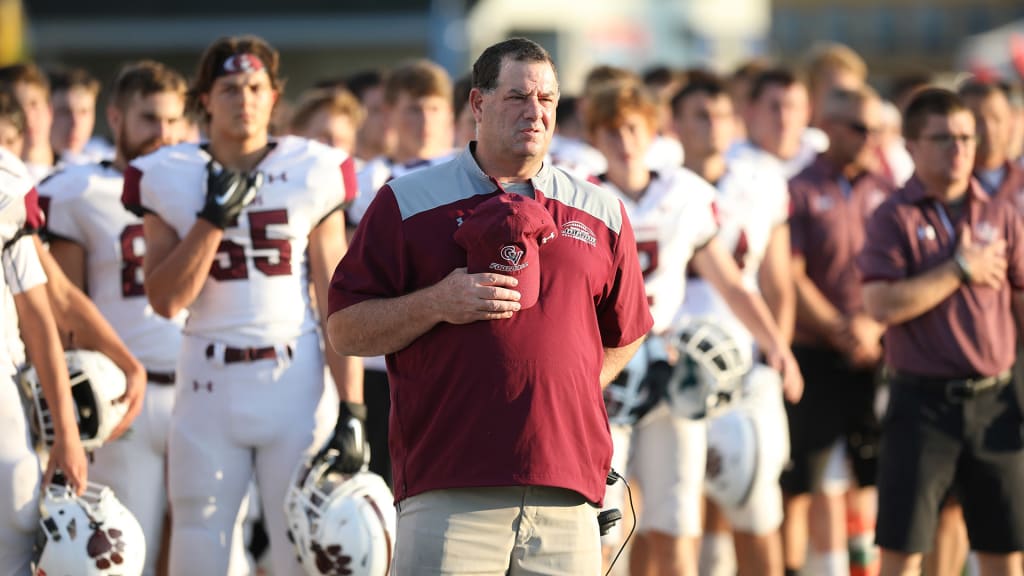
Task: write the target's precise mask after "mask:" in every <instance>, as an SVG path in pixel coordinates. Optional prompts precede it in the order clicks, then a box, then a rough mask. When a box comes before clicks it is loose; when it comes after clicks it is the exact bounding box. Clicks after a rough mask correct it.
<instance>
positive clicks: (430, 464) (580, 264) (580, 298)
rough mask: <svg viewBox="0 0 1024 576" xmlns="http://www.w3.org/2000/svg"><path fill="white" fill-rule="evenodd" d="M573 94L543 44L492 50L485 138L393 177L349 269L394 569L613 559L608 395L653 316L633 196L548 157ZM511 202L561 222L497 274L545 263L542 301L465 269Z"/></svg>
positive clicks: (348, 290)
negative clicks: (630, 210)
mask: <svg viewBox="0 0 1024 576" xmlns="http://www.w3.org/2000/svg"><path fill="white" fill-rule="evenodd" d="M557 103H558V82H557V78H556V75H555V69H554V64H553V62H552V60H551V57H550V55H549V54H548V53H547V52H546V51H545V50H544V49H543V48H541V47H540V46H539V45H537V44H535V43H534V42H531V41H529V40H525V39H521V38H520V39H513V40H508V41H505V42H501V43H499V44H496V45H494V46H491V47H490V48H488V49H487V50H485V51H484V53H483V54H482V55H481V56H480V58H479V59H478V60H477V62H476V64H475V65H474V67H473V88H472V90H471V92H470V107H471V109H472V111H473V115H474V117H475V119H476V122H477V135H478V139H477V141H476V142H473V143H470V145H469V146H468V147H467V148H466V149H464V150H463V151H462V152H461V153H460V154H459V155H458V156H457V157H456V158H455V159H454V160H452V161H451V162H448V163H445V164H441V165H439V166H434V167H431V168H426V169H423V170H420V171H418V172H416V173H413V174H409V175H406V176H403V177H400V178H396V179H394V180H392V181H391V182H389V183H388V184H387V185H385V186H384V187H383V188H382V189H381V190H380V191H379V192H378V193H377V196H376V198H375V199H374V201H373V203H372V204H371V205H370V207H369V208H368V210H367V212H366V215H365V216H364V218H363V220H362V222H361V223H360V226H359V229H358V231H357V232H356V235H355V237H354V238H353V240H352V246H351V248H350V252H349V254H348V255H347V256H346V257H345V258H344V259H343V260H342V261H341V263H340V264H339V266H338V269H337V270H336V272H335V275H334V279H333V282H332V286H331V291H330V313H331V315H330V318H329V320H328V323H329V328H328V330H329V334H330V338H331V341H332V344H333V346H334V347H335V349H336V350H345V351H346V353H350V354H356V355H363V356H369V355H375V354H385V355H386V360H387V368H388V378H389V380H390V382H391V401H392V411H391V433H390V448H391V456H392V461H393V470H394V491H395V497H396V500H397V501H398V509H399V516H398V536H397V541H396V548H395V559H394V564H393V566H394V571H395V573H396V574H401V575H404V574H438V573H442V572H443V573H445V574H469V573H472V574H495V575H502V574H552V573H560V574H596V573H598V571H599V570H600V566H601V552H600V540H599V536H598V526H597V520H596V516H597V508H596V507H595V505H599V504H600V502H601V500H602V498H603V497H604V489H605V477H606V475H607V472H608V469H609V463H610V460H611V452H612V451H611V438H610V434H609V428H608V419H607V414H606V413H605V409H604V402H603V400H602V395H601V388H602V386H604V385H606V384H608V383H609V382H610V381H611V380H612V378H613V377H614V376H615V375H616V373H618V372H619V370H620V369H621V368H622V366H624V365H625V363H626V361H627V360H628V359H629V357H630V356H631V355H632V354H633V352H635V350H636V348H637V347H638V346H639V343H640V341H641V339H642V337H643V335H644V334H645V333H646V332H647V331H648V330H649V329H650V328H651V325H652V319H651V316H650V313H649V311H648V308H647V299H646V296H645V293H644V286H643V279H642V276H641V273H640V267H639V264H638V262H637V250H636V245H635V242H634V238H633V232H632V230H631V228H630V225H629V221H628V220H627V218H626V215H625V210H624V208H623V206H622V204H621V203H620V202H618V201H617V200H615V199H614V197H613V196H611V195H610V194H609V193H608V192H606V191H604V190H602V189H601V188H599V187H597V186H594V185H591V184H589V183H587V182H584V181H582V180H579V179H576V178H574V177H572V176H570V175H568V174H567V173H566V172H563V171H561V170H559V169H554V168H552V167H550V166H548V165H546V164H544V155H545V153H546V152H547V148H548V145H549V143H550V141H551V136H552V133H553V130H554V125H555V107H556V105H557ZM508 193H512V194H522V195H525V196H528V197H530V198H532V200H531V202H536V203H539V205H540V206H541V207H543V209H546V210H547V212H548V213H549V214H550V216H551V218H552V222H553V224H554V226H555V232H553V233H552V234H551V235H550V238H548V236H545V239H546V242H543V244H544V246H543V247H542V249H541V250H540V251H539V256H536V255H534V256H531V254H533V252H532V250H530V249H529V247H527V249H525V250H522V249H521V247H515V246H511V247H510V246H504V247H502V248H501V250H500V257H499V258H503V259H504V261H503V262H504V263H501V262H502V261H501V260H499V261H498V266H496V267H493V266H492V270H496V271H499V272H503V271H505V270H513V269H515V270H519V269H521V268H522V266H523V265H524V261H525V262H526V264H527V265H529V266H539V268H540V271H539V290H538V291H537V301H536V303H534V304H533V305H532V306H529V307H526V306H525V305H521V304H520V302H519V299H520V293H519V292H518V291H517V281H516V279H515V278H513V277H512V276H509V275H506V274H504V273H499V272H482V273H481V272H477V273H473V274H469V273H467V270H466V268H465V266H466V264H467V252H466V249H464V247H463V246H462V245H460V244H459V243H458V242H456V239H455V234H456V231H457V230H458V229H459V227H460V226H462V225H463V223H464V222H470V221H471V220H470V219H472V218H473V216H474V212H475V211H476V208H477V206H479V205H480V204H482V203H483V202H485V201H487V200H489V199H491V198H493V197H496V196H498V195H501V194H508ZM467 248H470V249H472V246H467ZM497 253H498V252H497V251H496V254H497ZM522 254H525V256H522V258H524V261H520V255H522ZM473 260H474V261H475V258H474V259H473ZM525 281H526V279H525V278H524V282H525ZM533 281H536V277H533V280H532V281H531V285H530V286H529V288H530V292H533V290H534V289H537V285H536V284H533ZM523 299H524V302H525V301H526V297H525V296H524V297H523ZM531 299H532V298H531Z"/></svg>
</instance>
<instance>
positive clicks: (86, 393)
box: [20, 350, 128, 450]
mask: <svg viewBox="0 0 1024 576" xmlns="http://www.w3.org/2000/svg"><path fill="white" fill-rule="evenodd" d="M64 360H65V362H67V366H68V376H69V377H70V380H71V398H72V400H73V401H74V406H75V419H76V420H77V421H78V432H79V434H80V435H81V437H82V446H83V447H84V448H85V449H86V450H95V449H96V448H99V447H100V446H102V445H103V443H104V442H105V441H106V440H107V438H109V437H110V433H111V432H113V430H114V428H116V427H117V425H118V424H119V423H120V422H121V419H122V418H124V415H125V414H126V413H127V412H128V404H127V403H126V402H122V403H116V402H115V401H116V400H117V399H118V398H120V397H121V396H123V395H124V392H125V389H126V387H127V384H126V381H125V377H124V372H121V370H120V369H119V368H118V367H117V366H116V365H115V364H114V363H113V362H112V361H111V360H110V359H109V358H107V357H106V356H104V355H103V354H101V353H99V352H94V351H91V350H67V351H65V352H64ZM20 379H21V386H22V390H23V392H24V395H25V398H26V400H27V402H28V412H29V418H28V419H29V425H30V427H31V428H32V435H33V437H34V438H35V439H36V443H37V444H38V445H39V446H40V448H41V449H43V450H46V449H47V448H49V447H50V446H52V445H53V440H54V429H53V418H52V416H51V414H50V408H49V406H47V405H46V398H45V397H44V396H43V387H42V384H40V382H39V374H37V373H36V370H35V368H34V367H31V366H30V367H29V368H27V369H26V370H24V371H23V372H22V373H21V376H20Z"/></svg>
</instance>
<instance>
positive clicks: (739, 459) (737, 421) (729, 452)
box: [704, 407, 759, 508]
mask: <svg viewBox="0 0 1024 576" xmlns="http://www.w3.org/2000/svg"><path fill="white" fill-rule="evenodd" d="M757 435H758V427H757V424H756V423H755V422H754V420H753V418H751V417H750V414H749V412H747V411H746V410H743V409H741V408H739V407H734V408H731V409H729V410H725V411H723V412H721V413H719V414H716V415H715V416H713V417H712V418H710V419H709V420H708V455H707V470H706V472H705V474H704V491H705V492H706V493H707V494H708V495H709V496H710V497H711V498H712V499H714V500H715V502H717V503H718V504H719V505H721V506H724V507H729V508H733V507H739V506H742V505H743V504H745V503H746V501H747V498H749V497H750V492H751V489H752V488H753V487H754V480H755V479H756V478H757V468H758V465H759V451H758V437H757Z"/></svg>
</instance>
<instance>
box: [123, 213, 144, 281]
mask: <svg viewBox="0 0 1024 576" xmlns="http://www.w3.org/2000/svg"><path fill="white" fill-rule="evenodd" d="M142 238H143V234H142V224H129V225H128V226H125V227H124V230H122V231H121V296H122V297H124V298H132V297H136V296H145V295H146V290H145V288H144V287H143V284H142V263H143V259H144V258H145V256H146V252H145V248H144V244H143V239H142Z"/></svg>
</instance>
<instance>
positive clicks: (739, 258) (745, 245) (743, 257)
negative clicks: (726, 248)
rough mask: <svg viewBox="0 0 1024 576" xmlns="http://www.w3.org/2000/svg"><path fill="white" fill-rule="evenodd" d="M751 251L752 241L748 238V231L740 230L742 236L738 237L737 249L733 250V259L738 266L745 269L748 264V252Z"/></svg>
mask: <svg viewBox="0 0 1024 576" xmlns="http://www.w3.org/2000/svg"><path fill="white" fill-rule="evenodd" d="M749 252H750V241H748V240H747V231H746V230H742V229H741V230H740V236H739V238H737V239H736V249H735V250H733V251H732V257H733V260H735V261H736V266H737V267H738V268H739V269H740V270H743V269H744V268H746V266H747V254H748V253H749Z"/></svg>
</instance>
